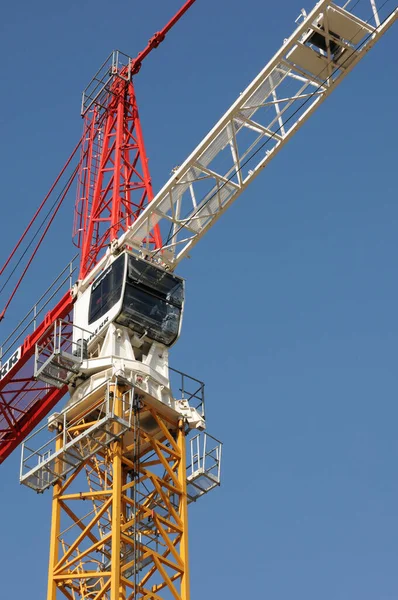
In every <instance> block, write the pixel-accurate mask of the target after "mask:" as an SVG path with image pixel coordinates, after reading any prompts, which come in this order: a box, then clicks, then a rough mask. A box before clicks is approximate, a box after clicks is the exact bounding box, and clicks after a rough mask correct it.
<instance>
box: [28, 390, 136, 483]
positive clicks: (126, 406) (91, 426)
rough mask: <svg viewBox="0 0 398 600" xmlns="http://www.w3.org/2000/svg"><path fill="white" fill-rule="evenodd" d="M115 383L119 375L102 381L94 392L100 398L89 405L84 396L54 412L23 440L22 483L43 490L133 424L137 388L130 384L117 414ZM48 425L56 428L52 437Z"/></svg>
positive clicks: (52, 428) (50, 427)
mask: <svg viewBox="0 0 398 600" xmlns="http://www.w3.org/2000/svg"><path fill="white" fill-rule="evenodd" d="M123 385H125V382H123ZM116 386H117V379H116V380H115V381H112V380H111V379H109V380H107V381H106V382H105V383H102V384H101V385H100V386H99V387H98V388H97V389H96V390H94V391H93V392H92V396H93V397H95V396H96V394H97V396H99V399H98V400H96V401H93V402H90V403H89V405H87V398H86V397H85V398H83V399H81V400H80V401H79V402H76V403H74V404H72V405H70V406H66V407H65V408H64V409H63V410H62V411H61V412H60V413H54V414H53V415H51V417H50V418H49V420H48V422H47V423H46V424H45V425H43V426H42V427H40V428H39V429H38V430H36V431H35V432H34V433H33V434H32V435H30V436H29V437H28V438H27V439H26V440H25V441H24V442H23V444H22V453H21V465H20V483H23V484H24V485H26V486H28V487H30V488H32V489H34V490H36V491H37V492H43V491H44V490H46V489H47V488H49V487H50V486H51V485H52V484H53V483H54V482H55V481H57V480H58V479H59V478H65V477H66V476H67V475H68V473H70V472H71V471H72V470H74V469H76V468H77V467H78V466H79V465H80V464H81V463H82V462H83V461H85V460H87V458H89V457H90V456H93V455H94V454H95V453H96V452H98V450H99V449H100V448H105V447H106V446H108V445H109V444H110V443H111V442H112V441H113V440H114V439H115V438H118V437H120V436H122V435H123V434H124V433H125V432H126V431H127V430H128V429H130V428H131V426H132V418H133V399H134V389H133V388H130V389H129V390H127V391H126V392H124V394H123V395H122V399H121V403H122V410H121V413H122V416H117V415H116V414H115V397H114V388H115V387H116ZM101 388H103V391H102V390H101ZM84 419H86V420H87V427H84V426H83V425H82V421H83V420H84ZM77 424H78V427H77ZM115 424H116V425H115ZM49 429H50V430H52V431H54V432H55V433H54V434H53V435H52V436H50V437H49V435H48V430H49ZM80 431H81V432H80ZM79 432H80V433H79ZM60 438H61V439H60ZM57 440H58V441H61V444H60V445H61V448H60V449H59V450H55V444H56V441H57Z"/></svg>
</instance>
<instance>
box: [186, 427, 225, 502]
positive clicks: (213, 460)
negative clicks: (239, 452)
mask: <svg viewBox="0 0 398 600" xmlns="http://www.w3.org/2000/svg"><path fill="white" fill-rule="evenodd" d="M189 442H190V458H191V462H190V464H188V466H187V494H188V497H189V502H195V501H196V500H197V499H198V498H200V497H201V496H203V495H204V494H207V493H208V492H210V490H212V489H214V488H215V487H217V486H219V485H220V483H221V454H222V442H220V440H218V439H217V438H215V437H213V436H212V435H210V434H209V433H206V432H203V431H202V432H200V433H197V434H196V435H194V436H193V437H192V438H191V439H190V440H189Z"/></svg>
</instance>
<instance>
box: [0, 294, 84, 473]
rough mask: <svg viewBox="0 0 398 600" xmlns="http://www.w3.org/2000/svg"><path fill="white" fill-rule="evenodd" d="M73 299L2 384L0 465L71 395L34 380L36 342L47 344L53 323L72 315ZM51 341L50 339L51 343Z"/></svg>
mask: <svg viewBox="0 0 398 600" xmlns="http://www.w3.org/2000/svg"><path fill="white" fill-rule="evenodd" d="M72 308H73V298H72V296H71V294H70V292H67V293H66V294H65V295H64V296H63V297H62V298H61V300H60V301H59V302H58V304H57V305H56V306H55V307H54V308H53V309H52V310H51V311H50V312H48V313H47V315H46V316H45V318H44V320H43V322H42V323H40V325H38V327H36V329H35V330H34V331H33V333H32V334H31V335H28V336H27V337H26V338H25V340H24V342H23V344H22V346H21V348H20V356H19V359H18V360H16V362H15V364H14V365H13V366H12V367H11V368H9V370H8V369H7V363H5V365H6V366H5V367H3V369H4V376H3V377H2V378H1V380H0V463H1V462H3V460H4V459H5V458H7V456H8V455H9V454H11V452H12V451H13V450H14V449H15V448H16V447H17V446H18V444H19V443H20V442H21V441H22V440H23V439H24V438H25V437H26V436H27V435H29V433H30V432H31V431H33V429H34V428H35V427H36V425H37V424H38V423H40V421H41V420H42V419H43V418H44V417H45V416H46V415H47V414H48V412H49V411H50V410H51V409H52V408H53V407H54V406H55V404H56V403H57V402H58V401H59V400H60V399H61V398H62V396H64V395H65V393H66V392H67V391H68V388H67V386H66V385H65V386H64V387H62V388H61V389H58V388H56V387H52V386H50V385H48V384H44V383H43V382H41V381H37V380H36V379H35V378H34V376H33V373H34V354H35V345H36V343H37V342H41V343H42V344H43V343H45V340H46V338H47V337H49V334H50V333H52V331H53V326H54V322H55V321H57V320H58V319H65V318H67V317H68V315H71V311H72ZM50 339H52V337H51V336H50V337H49V340H50Z"/></svg>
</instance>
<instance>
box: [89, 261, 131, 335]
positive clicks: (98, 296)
mask: <svg viewBox="0 0 398 600" xmlns="http://www.w3.org/2000/svg"><path fill="white" fill-rule="evenodd" d="M124 262H125V256H124V255H122V256H119V258H117V259H116V260H115V262H113V263H112V264H111V266H110V267H108V268H107V269H106V270H105V271H104V273H102V274H101V275H100V276H99V277H98V278H97V279H96V280H95V281H94V283H93V285H92V288H91V296H90V307H89V318H88V324H89V325H91V324H92V323H94V322H95V321H98V319H100V318H101V317H103V316H104V315H105V314H106V313H107V312H108V311H109V310H110V309H111V308H112V307H113V306H115V304H116V302H117V301H118V300H119V299H120V296H121V293H122V287H123V279H124Z"/></svg>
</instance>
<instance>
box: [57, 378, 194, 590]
mask: <svg viewBox="0 0 398 600" xmlns="http://www.w3.org/2000/svg"><path fill="white" fill-rule="evenodd" d="M129 393H130V392H126V390H125V388H123V387H122V386H119V385H117V384H115V385H114V386H113V387H112V389H111V393H110V397H111V401H112V402H113V407H111V409H112V411H113V414H114V417H115V419H114V420H113V421H112V424H111V425H107V426H104V428H103V429H101V430H97V431H96V433H95V435H91V436H87V435H85V432H87V431H89V430H90V427H92V423H93V420H95V419H98V414H96V413H95V410H97V412H98V406H103V399H101V400H100V401H99V402H97V404H96V407H97V408H96V409H94V410H93V409H92V408H90V411H88V410H87V408H85V410H84V411H82V412H81V414H77V415H75V416H74V420H73V423H72V424H69V425H70V426H69V429H68V436H69V437H70V436H71V435H74V436H76V438H77V439H80V438H81V442H79V444H78V446H77V447H78V450H76V449H75V450H74V453H75V455H76V457H77V459H78V457H81V456H84V455H85V456H86V458H85V459H84V460H83V461H80V460H79V462H80V464H78V466H77V467H76V468H75V469H74V470H72V471H71V472H70V473H69V474H68V476H67V478H66V479H62V480H61V479H58V480H57V481H56V483H55V485H54V489H53V506H52V525H51V544H50V561H49V583H48V595H47V600H56V598H61V597H65V598H68V600H72V599H73V600H77V599H82V600H83V599H85V600H86V599H90V600H105V599H106V600H122V599H123V600H132V599H133V598H145V599H152V598H153V599H154V600H160V599H161V598H162V599H164V598H175V599H176V600H189V569H188V522H187V480H186V448H185V443H186V442H185V434H186V431H185V424H184V421H183V420H182V419H181V418H179V419H178V421H176V420H174V421H173V419H170V418H166V417H165V416H164V415H161V414H160V413H159V412H157V411H156V410H155V409H154V408H153V407H151V406H148V405H146V404H145V403H144V402H143V401H142V400H140V401H137V402H136V403H135V405H134V407H133V409H132V413H133V414H132V420H131V427H130V428H127V429H126V427H124V426H123V425H122V424H121V423H120V422H119V421H118V420H117V419H118V418H121V419H123V418H125V417H126V412H128V410H131V407H130V409H128V406H127V402H126V398H127V396H128V394H129ZM88 438H89V439H88ZM110 440H111V441H110ZM64 442H65V436H64V435H63V432H62V431H61V427H59V435H58V439H57V442H56V444H57V450H59V451H61V454H60V455H59V457H58V459H57V461H56V462H55V463H54V464H55V465H56V466H55V468H56V469H57V472H61V471H62V470H63V469H64V467H65V462H66V461H69V462H71V456H73V455H71V452H70V451H69V452H68V453H67V454H62V444H63V443H64ZM77 459H76V462H78V460H77ZM72 460H73V459H72Z"/></svg>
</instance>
